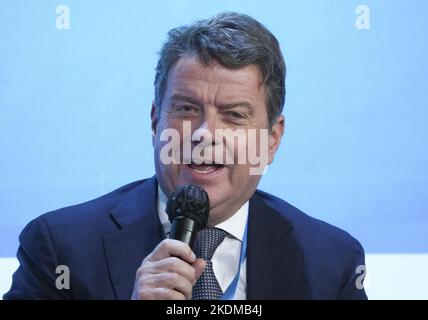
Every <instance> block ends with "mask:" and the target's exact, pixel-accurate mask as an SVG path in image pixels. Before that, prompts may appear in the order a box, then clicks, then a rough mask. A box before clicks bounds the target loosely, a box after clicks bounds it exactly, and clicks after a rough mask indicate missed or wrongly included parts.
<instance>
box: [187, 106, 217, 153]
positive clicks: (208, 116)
mask: <svg viewBox="0 0 428 320" xmlns="http://www.w3.org/2000/svg"><path fill="white" fill-rule="evenodd" d="M219 126H220V123H219V120H218V118H217V116H216V114H215V113H214V112H212V111H207V112H204V113H203V115H201V117H200V119H199V121H198V122H197V123H195V127H194V128H193V129H194V132H195V131H200V132H198V133H199V134H198V135H204V136H205V135H206V134H209V135H210V136H211V138H212V145H214V144H215V141H214V140H215V130H216V129H219V128H220V127H219ZM196 144H198V142H196Z"/></svg>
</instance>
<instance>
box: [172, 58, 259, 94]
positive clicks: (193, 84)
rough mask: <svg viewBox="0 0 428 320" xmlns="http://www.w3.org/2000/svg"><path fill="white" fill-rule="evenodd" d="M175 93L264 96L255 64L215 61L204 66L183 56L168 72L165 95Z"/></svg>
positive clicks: (194, 59) (197, 60)
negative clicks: (237, 65) (238, 65)
mask: <svg viewBox="0 0 428 320" xmlns="http://www.w3.org/2000/svg"><path fill="white" fill-rule="evenodd" d="M177 92H182V93H186V94H196V95H201V94H202V95H217V96H223V97H225V98H233V97H234V96H235V97H236V98H250V99H259V98H262V99H264V85H263V76H262V73H261V71H260V68H259V67H258V66H257V65H255V64H252V65H248V66H245V67H241V68H233V69H232V68H226V67H224V66H222V65H220V64H219V63H218V62H216V61H215V60H213V61H212V62H210V64H208V65H206V64H204V63H202V62H201V61H200V60H199V58H197V57H194V56H186V57H182V58H180V59H179V60H178V61H177V62H176V63H175V65H173V67H172V68H171V70H170V72H169V75H168V80H167V86H166V90H165V94H166V96H168V95H171V94H173V93H177Z"/></svg>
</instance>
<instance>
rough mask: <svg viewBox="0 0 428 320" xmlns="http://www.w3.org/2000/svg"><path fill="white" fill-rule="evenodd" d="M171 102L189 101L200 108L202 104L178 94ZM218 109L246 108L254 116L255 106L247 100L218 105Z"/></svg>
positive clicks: (173, 95) (175, 94) (174, 95)
mask: <svg viewBox="0 0 428 320" xmlns="http://www.w3.org/2000/svg"><path fill="white" fill-rule="evenodd" d="M170 100H171V101H178V100H182V101H187V102H189V103H191V104H194V105H198V106H200V105H201V103H200V101H199V100H198V99H196V98H194V97H192V96H188V95H185V94H181V93H177V92H176V93H173V94H172V95H171V98H170ZM218 107H219V108H220V109H233V108H236V107H244V108H245V109H247V112H249V113H250V114H251V115H252V114H253V110H254V107H253V105H252V104H251V103H250V102H248V101H245V100H242V101H236V102H232V103H226V104H220V105H218Z"/></svg>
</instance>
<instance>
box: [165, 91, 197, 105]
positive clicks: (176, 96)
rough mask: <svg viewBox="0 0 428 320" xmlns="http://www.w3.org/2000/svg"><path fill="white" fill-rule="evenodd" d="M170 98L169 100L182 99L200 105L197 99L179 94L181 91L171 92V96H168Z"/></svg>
mask: <svg viewBox="0 0 428 320" xmlns="http://www.w3.org/2000/svg"><path fill="white" fill-rule="evenodd" d="M170 100H171V101H177V100H183V101H187V102H190V103H191V104H195V105H198V106H199V105H200V102H199V101H198V99H196V98H193V97H191V96H187V95H184V94H181V93H173V94H172V96H171V97H170Z"/></svg>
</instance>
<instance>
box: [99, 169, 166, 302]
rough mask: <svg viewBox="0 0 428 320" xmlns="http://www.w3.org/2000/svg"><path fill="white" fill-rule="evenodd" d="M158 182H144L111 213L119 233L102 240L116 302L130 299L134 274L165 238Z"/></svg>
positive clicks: (150, 180) (154, 180)
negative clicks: (160, 218)
mask: <svg viewBox="0 0 428 320" xmlns="http://www.w3.org/2000/svg"><path fill="white" fill-rule="evenodd" d="M156 199H157V181H156V179H155V178H154V177H153V178H151V179H148V180H146V181H144V182H143V183H142V184H141V185H140V186H138V187H137V188H135V189H134V190H132V191H130V192H129V194H128V195H127V196H126V197H125V198H124V199H123V200H122V201H121V202H120V203H119V204H118V205H117V206H116V207H115V208H114V209H113V210H112V211H111V217H112V219H113V220H114V221H115V223H116V224H117V225H118V227H119V230H118V231H116V232H114V233H112V234H109V235H107V236H106V237H104V239H103V241H104V242H103V243H104V251H105V257H106V260H107V265H108V269H109V272H110V279H111V282H112V285H113V289H114V292H115V295H116V298H117V299H129V298H130V297H131V294H132V289H133V285H134V281H135V272H136V271H137V269H138V267H139V266H140V265H141V262H142V260H143V259H144V258H145V257H146V256H147V255H148V254H149V253H150V252H151V251H152V250H153V249H154V248H155V247H156V245H157V244H158V243H159V242H160V241H162V239H163V238H164V234H163V230H162V226H161V224H160V220H159V216H158V213H157V204H156Z"/></svg>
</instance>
